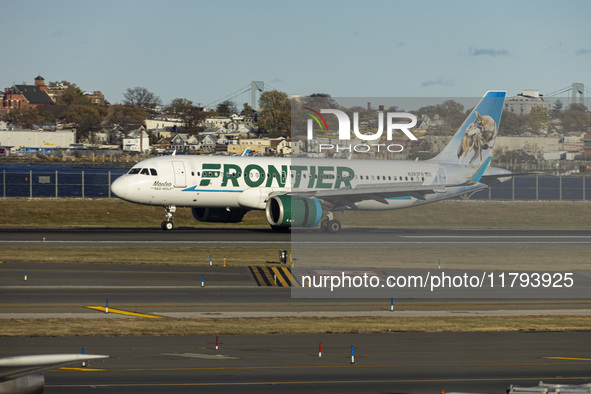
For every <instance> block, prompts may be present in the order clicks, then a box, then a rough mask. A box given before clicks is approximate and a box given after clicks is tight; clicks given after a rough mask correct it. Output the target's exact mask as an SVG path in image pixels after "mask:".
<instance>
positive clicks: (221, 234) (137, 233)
mask: <svg viewBox="0 0 591 394" xmlns="http://www.w3.org/2000/svg"><path fill="white" fill-rule="evenodd" d="M44 240H45V241H44ZM290 243H297V244H298V245H302V246H333V247H334V246H339V245H349V246H355V245H359V246H366V247H367V246H380V245H383V246H420V247H428V246H549V245H550V246H552V245H555V246H591V230H505V229H503V230H482V229H476V230H449V229H434V230H415V229H394V230H392V229H345V230H343V231H341V232H340V233H338V234H324V233H322V232H320V231H319V230H317V229H308V230H306V229H297V230H294V231H293V232H291V233H277V232H273V231H271V230H267V229H236V228H232V227H228V228H223V229H219V228H216V229H195V228H190V229H189V228H179V229H175V230H173V231H170V232H164V231H162V230H160V229H145V228H97V229H88V228H83V229H79V228H75V229H52V228H48V229H37V228H35V229H29V228H11V229H1V230H0V247H2V246H27V247H34V246H160V247H178V246H203V247H212V246H216V247H233V246H277V247H283V246H289V244H290Z"/></svg>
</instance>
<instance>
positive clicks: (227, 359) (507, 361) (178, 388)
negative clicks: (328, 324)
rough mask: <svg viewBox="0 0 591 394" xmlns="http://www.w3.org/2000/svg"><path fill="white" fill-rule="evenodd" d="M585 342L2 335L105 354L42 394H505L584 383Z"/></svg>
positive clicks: (10, 345) (52, 379)
mask: <svg viewBox="0 0 591 394" xmlns="http://www.w3.org/2000/svg"><path fill="white" fill-rule="evenodd" d="M588 343H591V333H590V332H568V333H556V332H546V333H537V332H531V333H528V332H520V333H462V334H457V333H456V334H454V333H430V334H427V333H393V334H381V335H374V334H371V335H367V334H366V335H355V334H350V335H267V336H223V337H220V338H219V349H218V350H215V336H194V337H150V338H146V337H123V338H120V337H114V338H97V337H76V338H0V348H1V349H2V350H3V353H4V354H7V355H12V354H38V353H56V352H58V353H59V352H72V353H78V352H80V349H81V348H84V349H85V351H86V353H87V354H107V355H109V356H110V358H109V359H107V360H105V361H101V362H94V363H91V364H90V366H89V367H88V368H86V369H76V368H73V369H61V370H57V371H51V372H48V373H47V374H46V383H47V388H46V391H45V392H46V393H48V394H51V393H66V394H67V393H90V392H93V393H96V392H117V393H138V392H141V393H172V392H174V393H194V392H207V393H227V392H233V393H234V392H236V393H253V392H256V393H302V392H307V393H439V392H441V390H442V389H444V390H445V392H447V393H451V392H470V393H504V392H505V390H506V389H507V388H508V387H509V385H510V384H514V385H520V386H525V387H531V386H536V385H537V384H538V382H539V381H544V382H546V383H560V384H583V383H588V382H589V379H591V372H590V370H591V358H590V357H591V351H590V350H589V349H588V347H587V346H582V345H583V344H588ZM320 344H321V349H322V357H318V350H319V345H320ZM352 346H353V350H354V362H355V363H354V364H352V363H351V347H352Z"/></svg>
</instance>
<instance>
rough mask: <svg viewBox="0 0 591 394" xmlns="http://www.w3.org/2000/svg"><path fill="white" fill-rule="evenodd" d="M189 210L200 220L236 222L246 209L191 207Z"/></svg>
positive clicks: (240, 219)
mask: <svg viewBox="0 0 591 394" xmlns="http://www.w3.org/2000/svg"><path fill="white" fill-rule="evenodd" d="M191 212H192V213H193V217H194V218H195V219H197V220H198V221H200V222H215V223H238V222H241V221H242V218H243V217H244V215H245V214H246V212H248V209H239V208H238V209H230V210H227V209H226V208H191Z"/></svg>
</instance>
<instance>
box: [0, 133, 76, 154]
mask: <svg viewBox="0 0 591 394" xmlns="http://www.w3.org/2000/svg"><path fill="white" fill-rule="evenodd" d="M75 142H76V133H75V132H74V131H73V130H56V131H35V130H11V131H6V130H5V131H0V147H2V148H4V149H5V150H18V149H20V148H28V149H58V148H66V149H67V148H68V147H69V146H70V144H73V143H75Z"/></svg>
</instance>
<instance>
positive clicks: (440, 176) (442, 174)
mask: <svg viewBox="0 0 591 394" xmlns="http://www.w3.org/2000/svg"><path fill="white" fill-rule="evenodd" d="M436 183H437V184H439V185H445V184H446V183H447V171H446V170H445V167H438V168H437V182H436Z"/></svg>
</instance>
